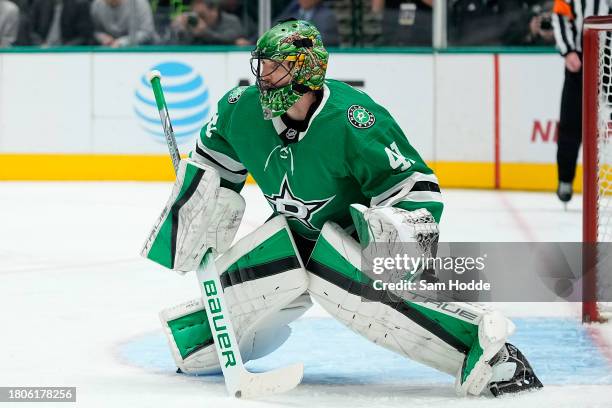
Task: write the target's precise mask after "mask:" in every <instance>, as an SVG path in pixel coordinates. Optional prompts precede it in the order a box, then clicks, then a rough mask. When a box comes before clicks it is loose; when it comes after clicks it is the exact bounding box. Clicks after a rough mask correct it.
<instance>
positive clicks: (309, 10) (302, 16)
mask: <svg viewBox="0 0 612 408" xmlns="http://www.w3.org/2000/svg"><path fill="white" fill-rule="evenodd" d="M292 17H293V18H297V19H298V20H306V21H310V22H311V23H312V24H314V25H315V27H317V29H318V30H319V32H320V33H321V37H322V38H323V43H324V44H325V45H326V46H334V45H338V44H339V43H340V35H339V34H338V22H337V20H336V15H335V14H334V12H333V11H332V10H331V9H329V7H327V6H326V5H325V4H323V1H322V0H293V1H292V2H291V3H289V5H287V7H286V8H285V10H283V11H282V12H281V14H280V15H278V16H277V17H276V21H280V20H285V19H287V18H292Z"/></svg>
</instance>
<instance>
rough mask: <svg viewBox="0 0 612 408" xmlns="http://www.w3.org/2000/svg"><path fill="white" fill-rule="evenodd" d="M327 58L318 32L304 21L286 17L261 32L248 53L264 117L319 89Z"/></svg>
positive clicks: (283, 109) (270, 116) (270, 115)
mask: <svg viewBox="0 0 612 408" xmlns="http://www.w3.org/2000/svg"><path fill="white" fill-rule="evenodd" d="M328 58H329V53H328V52H327V50H326V49H325V47H324V46H323V42H322V41H321V34H320V33H319V31H318V30H317V29H316V27H315V26H314V25H312V24H310V23H309V22H307V21H301V20H294V19H291V20H286V21H283V22H281V23H279V24H277V25H276V26H274V27H272V28H271V29H270V30H268V31H267V32H266V33H265V34H264V35H262V36H261V38H259V40H258V41H257V47H256V48H255V50H254V51H253V52H252V53H251V70H252V71H253V74H254V75H255V79H256V84H257V88H258V89H259V99H260V101H261V107H262V109H263V115H264V118H265V119H272V118H273V117H276V116H280V115H282V114H283V113H285V112H287V110H288V109H289V108H290V107H291V106H293V104H294V103H295V102H297V100H298V99H300V97H301V96H302V95H304V94H305V93H307V92H309V91H316V90H318V89H321V88H322V87H323V81H324V79H325V70H326V69H327V60H328ZM272 78H274V80H273V79H272ZM287 80H289V82H287ZM272 81H273V82H272Z"/></svg>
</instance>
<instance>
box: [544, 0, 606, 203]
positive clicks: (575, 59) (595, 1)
mask: <svg viewBox="0 0 612 408" xmlns="http://www.w3.org/2000/svg"><path fill="white" fill-rule="evenodd" d="M609 3H612V0H555V4H554V8H553V21H552V23H553V28H554V33H555V41H556V43H557V48H558V49H559V52H560V53H561V55H562V56H563V58H565V81H564V82H563V93H562V94H561V112H560V117H559V140H558V141H557V169H558V179H559V184H558V187H557V196H558V197H559V200H561V201H562V202H564V203H567V202H568V201H570V200H571V199H572V193H573V190H572V182H573V181H574V177H575V175H576V160H577V159H578V150H579V149H580V143H581V140H582V23H583V21H584V19H585V18H587V17H589V16H594V15H598V16H605V15H608V14H610V4H609Z"/></svg>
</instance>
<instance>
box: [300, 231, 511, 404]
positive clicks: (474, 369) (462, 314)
mask: <svg viewBox="0 0 612 408" xmlns="http://www.w3.org/2000/svg"><path fill="white" fill-rule="evenodd" d="M360 250H361V248H360V246H359V244H358V243H357V242H356V241H355V240H353V239H352V238H351V237H350V236H349V235H348V234H346V233H345V232H344V231H343V230H342V229H341V228H340V227H339V226H337V225H336V224H333V223H326V224H325V225H324V227H323V230H322V231H321V235H320V236H319V239H318V240H317V243H316V245H315V248H314V250H313V252H312V255H311V258H310V260H309V261H308V264H307V266H306V269H307V271H308V273H309V280H310V284H309V287H308V291H309V292H310V294H311V296H312V297H313V298H314V299H315V300H316V301H317V302H318V303H320V304H321V306H322V307H323V308H324V309H326V310H327V311H328V312H329V313H330V314H331V315H332V316H334V317H335V318H336V319H338V320H340V321H341V322H343V323H344V324H345V325H346V326H348V327H349V328H351V329H352V330H354V331H356V332H357V333H359V334H361V335H363V336H365V337H366V338H368V339H369V340H371V341H373V342H374V343H377V344H380V345H381V346H383V347H385V348H388V349H390V350H392V351H395V352H397V353H400V354H402V355H404V356H406V357H409V358H410V359H412V360H415V361H418V362H420V363H423V364H426V365H428V366H430V367H433V368H436V369H438V370H440V371H442V372H446V373H448V374H450V375H453V376H457V377H458V378H459V379H460V380H459V382H460V384H459V386H458V388H457V391H458V392H459V391H461V393H462V392H463V390H468V391H470V392H471V391H477V389H476V388H477V387H476V386H474V387H472V389H470V384H475V383H476V382H479V381H485V385H486V381H488V380H489V379H490V373H487V372H485V371H486V369H484V368H481V366H482V365H481V364H480V363H484V362H486V361H488V360H489V359H490V358H492V357H493V356H494V355H495V354H496V353H497V351H499V349H500V348H501V346H503V344H504V341H505V339H506V338H507V336H508V335H509V332H511V331H512V329H511V325H512V323H510V322H509V321H508V320H507V319H505V318H504V317H503V316H501V315H500V314H499V313H496V312H491V311H490V310H488V309H486V308H484V307H482V306H480V305H476V304H468V303H459V302H457V303H443V302H440V301H437V300H431V301H428V300H424V301H422V302H418V303H415V302H409V301H405V300H404V299H401V298H400V297H399V296H397V295H396V294H393V293H390V292H387V291H380V290H375V289H374V288H373V287H372V281H371V279H370V278H369V277H368V276H367V275H366V274H364V273H363V272H361V270H360V265H361V252H360ZM489 318H490V319H489ZM470 355H472V359H471V360H470V359H468V358H466V356H468V357H469V356H470ZM464 362H468V363H466V364H464ZM489 368H490V366H489ZM458 373H459V374H458ZM487 375H488V377H487ZM478 378H480V380H477V379H478ZM462 380H463V381H462ZM466 381H467V382H469V383H470V384H467V385H466ZM480 391H482V389H481V390H480ZM480 391H479V392H480ZM463 395H465V394H463Z"/></svg>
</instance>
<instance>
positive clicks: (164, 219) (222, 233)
mask: <svg viewBox="0 0 612 408" xmlns="http://www.w3.org/2000/svg"><path fill="white" fill-rule="evenodd" d="M219 183H220V178H219V173H217V170H215V169H214V168H212V167H210V166H207V165H205V164H202V163H198V162H196V161H193V160H191V159H185V160H181V161H180V164H179V170H178V173H177V175H176V181H175V183H174V188H173V190H172V194H171V195H170V198H169V199H168V202H167V204H166V206H165V208H164V209H163V211H162V213H161V215H160V217H159V219H158V220H157V222H156V224H155V226H154V227H153V230H152V231H151V233H150V234H149V237H148V239H147V241H146V242H145V244H144V247H143V249H142V251H141V255H142V256H143V257H145V258H148V259H151V260H152V261H154V262H157V263H159V264H160V265H163V266H165V267H166V268H169V269H173V270H176V271H181V272H187V271H191V270H195V269H196V268H197V267H198V265H199V264H200V261H201V260H202V257H203V256H204V254H205V253H206V250H207V249H208V248H210V247H213V248H215V249H216V250H217V252H219V253H222V252H224V251H226V250H227V249H228V248H229V246H230V245H231V243H232V241H233V240H234V237H235V235H236V232H237V231H238V227H239V226H240V221H241V220H242V215H243V213H244V208H245V203H244V199H243V198H242V196H241V195H240V194H238V193H236V192H234V191H232V190H229V189H226V188H223V187H219Z"/></svg>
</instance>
